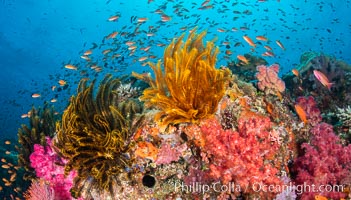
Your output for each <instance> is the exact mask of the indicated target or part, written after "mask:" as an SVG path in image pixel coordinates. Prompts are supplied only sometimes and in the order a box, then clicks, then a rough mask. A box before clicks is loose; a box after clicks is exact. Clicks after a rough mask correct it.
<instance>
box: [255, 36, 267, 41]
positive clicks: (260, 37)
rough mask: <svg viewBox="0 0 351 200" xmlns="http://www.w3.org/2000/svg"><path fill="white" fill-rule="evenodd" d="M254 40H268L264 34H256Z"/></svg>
mask: <svg viewBox="0 0 351 200" xmlns="http://www.w3.org/2000/svg"><path fill="white" fill-rule="evenodd" d="M256 40H261V41H265V42H267V41H268V39H267V38H266V37H265V36H262V35H258V36H256Z"/></svg>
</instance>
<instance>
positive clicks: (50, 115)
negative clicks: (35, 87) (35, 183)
mask: <svg viewBox="0 0 351 200" xmlns="http://www.w3.org/2000/svg"><path fill="white" fill-rule="evenodd" d="M29 115H30V117H29V126H27V125H25V124H22V127H21V128H19V129H18V143H19V145H18V146H16V150H17V152H18V165H19V166H20V167H23V168H24V169H25V173H24V175H23V179H24V180H27V181H29V180H32V179H33V178H35V173H34V170H33V168H31V167H30V160H29V156H30V154H31V153H33V151H34V144H41V145H46V139H45V137H46V136H50V137H53V135H54V133H55V123H56V121H58V117H59V116H57V115H56V114H55V111H54V109H53V107H49V105H48V104H45V105H44V107H43V108H39V109H35V108H34V107H33V108H32V110H31V111H30V112H29Z"/></svg>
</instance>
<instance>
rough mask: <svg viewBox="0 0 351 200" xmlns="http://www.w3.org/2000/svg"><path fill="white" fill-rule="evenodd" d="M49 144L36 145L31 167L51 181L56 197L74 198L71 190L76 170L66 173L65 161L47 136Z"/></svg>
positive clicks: (38, 174) (31, 157)
mask: <svg viewBox="0 0 351 200" xmlns="http://www.w3.org/2000/svg"><path fill="white" fill-rule="evenodd" d="M46 141H47V144H48V145H47V146H45V147H44V146H41V145H39V144H35V145H34V152H33V153H32V154H31V155H30V157H29V159H30V161H31V167H33V168H34V169H35V172H36V175H37V177H39V178H42V179H44V180H45V181H48V182H49V183H50V186H51V187H52V188H53V190H54V194H55V199H65V200H66V199H67V200H68V199H73V198H72V197H71V194H70V192H69V190H70V189H71V187H72V186H73V178H74V177H75V176H76V174H77V173H76V172H75V171H71V172H70V173H69V174H68V175H67V176H65V175H64V171H65V170H64V167H63V165H64V163H65V161H64V160H62V159H60V157H59V156H58V155H57V154H56V153H55V152H54V151H53V149H52V146H51V145H52V144H51V139H50V138H49V137H47V138H46Z"/></svg>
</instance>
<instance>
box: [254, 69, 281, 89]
mask: <svg viewBox="0 0 351 200" xmlns="http://www.w3.org/2000/svg"><path fill="white" fill-rule="evenodd" d="M257 71H258V72H257V73H256V78H257V79H258V83H257V86H258V88H259V89H260V90H262V91H264V92H265V93H266V94H273V95H276V94H277V93H278V92H280V93H281V92H284V90H285V83H284V81H282V80H281V79H280V78H279V76H278V72H279V65H278V64H273V65H271V66H269V67H267V66H265V65H259V66H257Z"/></svg>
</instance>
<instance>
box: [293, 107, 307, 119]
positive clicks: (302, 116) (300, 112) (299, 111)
mask: <svg viewBox="0 0 351 200" xmlns="http://www.w3.org/2000/svg"><path fill="white" fill-rule="evenodd" d="M295 111H296V113H297V115H298V116H299V118H300V119H301V121H303V123H305V124H306V123H307V114H306V112H305V111H304V109H303V108H302V107H301V105H300V104H296V105H295Z"/></svg>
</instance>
